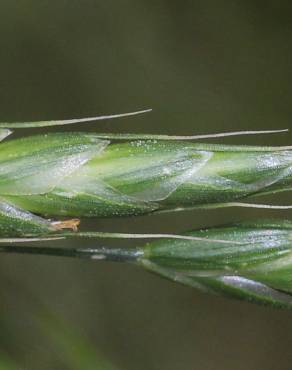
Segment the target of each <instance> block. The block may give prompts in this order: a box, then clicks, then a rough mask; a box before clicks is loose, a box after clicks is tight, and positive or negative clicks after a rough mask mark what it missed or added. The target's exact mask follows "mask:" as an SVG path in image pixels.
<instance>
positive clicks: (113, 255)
mask: <svg viewBox="0 0 292 370" xmlns="http://www.w3.org/2000/svg"><path fill="white" fill-rule="evenodd" d="M0 253H14V254H15V253H16V254H32V255H43V256H55V257H71V258H85V259H93V260H102V261H112V262H134V261H135V260H136V259H137V258H138V257H140V256H142V255H143V251H142V250H140V249H137V248H132V249H120V248H116V249H111V248H106V247H100V248H85V249H80V248H62V247H54V248H52V247H29V246H21V247H20V246H14V245H5V246H1V247H0Z"/></svg>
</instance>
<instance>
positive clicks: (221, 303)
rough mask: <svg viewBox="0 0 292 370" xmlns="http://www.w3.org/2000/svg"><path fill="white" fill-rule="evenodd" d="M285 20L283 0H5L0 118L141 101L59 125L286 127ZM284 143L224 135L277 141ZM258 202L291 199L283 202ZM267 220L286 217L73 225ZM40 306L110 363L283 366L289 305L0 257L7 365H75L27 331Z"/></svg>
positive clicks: (103, 223)
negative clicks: (91, 119)
mask: <svg viewBox="0 0 292 370" xmlns="http://www.w3.org/2000/svg"><path fill="white" fill-rule="evenodd" d="M291 11H292V3H291V1H260V0H248V1H243V0H241V1H228V0H223V1H216V0H201V1H198V0H196V1H187V0H186V1H178V0H176V1H171V0H168V1H166V0H155V1H152V0H147V1H146V0H136V1H134V0H124V1H117V0H116V1H113V0H107V1H99V0H91V1H90V0H82V1H80V0H59V1H54V0H53V1H52V0H51V1H48V0H43V1H42V0H39V1H35V0H26V1H25V0H18V1H16V0H2V1H1V3H0V15H1V22H0V121H6V122H7V121H29V120H45V119H62V118H77V117H86V116H93V115H99V114H110V113H122V112H128V111H132V110H137V109H142V108H148V107H151V108H153V112H152V113H148V114H146V115H144V116H140V117H133V118H127V119H119V120H113V121H106V122H97V123H90V124H84V125H82V126H78V125H75V126H70V127H65V128H62V130H73V129H74V130H89V131H102V132H105V131H110V132H144V133H164V134H180V135H185V134H197V133H198V134H199V133H213V132H219V131H228V130H247V129H277V128H291V122H292V104H291V96H292V44H291V43H292V18H291V14H292V13H291ZM50 130H51V131H52V129H50ZM39 131H40V130H37V129H35V130H28V131H25V130H18V131H17V133H16V134H15V136H19V135H27V134H35V133H37V132H39ZM291 138H292V136H291V134H280V135H276V136H275V135H273V136H258V137H241V138H228V139H227V140H224V142H227V143H236V144H238V143H248V144H275V145H281V144H283V145H287V144H291ZM217 142H223V141H222V140H221V141H217ZM269 200H270V201H275V202H276V201H277V202H279V203H283V204H285V203H286V204H291V203H292V201H291V197H290V195H289V194H286V195H285V194H283V195H281V196H277V197H274V198H271V199H269ZM278 216H279V217H286V218H291V216H292V212H289V211H286V212H285V213H281V212H276V211H261V210H247V209H244V210H243V209H234V208H233V209H223V210H212V211H208V212H207V211H192V212H188V213H181V214H173V215H171V214H164V215H156V216H151V217H149V216H148V217H147V216H145V217H139V218H137V219H133V218H131V219H130V218H128V219H107V220H90V221H86V222H83V228H87V229H89V228H90V229H98V230H108V231H124V232H150V231H151V232H174V231H175V232H179V231H183V230H187V229H193V228H197V227H200V226H205V225H213V224H216V223H222V222H228V221H233V220H235V219H236V220H237V219H250V218H256V217H278ZM108 244H109V245H112V246H115V245H116V244H117V242H114V241H112V242H110V243H108ZM119 244H121V243H119ZM124 244H125V243H124ZM84 245H85V243H84ZM91 245H92V242H91ZM68 246H69V244H68ZM40 302H41V304H40ZM41 306H44V307H46V309H47V310H48V311H50V312H52V313H53V314H54V315H57V316H58V317H61V318H63V319H66V321H67V322H68V323H69V324H68V325H72V326H74V328H76V329H77V330H78V331H79V332H80V333H81V335H82V336H84V337H86V338H87V340H88V341H89V342H90V343H91V345H92V346H93V348H94V349H96V351H98V352H99V353H102V354H103V356H105V357H106V358H107V359H109V360H110V361H111V362H112V363H113V364H114V365H115V366H116V368H117V369H123V370H126V369H127V370H193V369H206V370H207V369H208V370H209V369H222V370H223V369H224V370H233V369H237V370H240V369H245V370H246V369H249V370H259V369H265V370H266V369H271V370H272V369H276V368H277V369H280V370H284V369H291V363H292V352H291V344H292V314H291V312H288V311H279V310H274V309H270V308H263V307H258V306H254V305H251V304H247V303H242V302H236V301H231V300H226V299H223V298H220V297H216V296H208V295H205V294H202V293H200V292H197V291H195V290H193V289H190V288H186V287H184V286H181V285H178V284H174V283H172V282H168V281H166V280H163V279H161V278H159V277H157V276H154V275H151V274H149V273H147V272H144V271H142V270H139V269H138V268H136V267H134V266H130V265H129V266H128V265H119V264H113V263H112V264H110V263H108V264H104V263H98V262H95V263H94V262H88V261H78V260H67V259H62V258H52V257H51V258H50V257H33V256H31V257H28V256H16V255H13V256H12V255H10V256H3V255H2V256H1V259H0V353H2V354H3V356H5V358H6V357H8V358H10V359H12V360H13V361H15V362H16V363H17V364H18V367H17V368H18V369H21V370H23V369H25V370H26V369H27V370H39V369H42V370H47V369H67V368H68V369H71V368H72V369H73V367H72V366H71V367H70V366H69V365H66V364H65V363H64V358H63V354H62V352H61V351H59V350H58V348H56V347H55V346H54V343H53V341H52V340H51V339H49V338H48V336H47V335H46V333H45V332H44V330H42V329H40V325H39V315H42V313H41V311H42V309H41V308H40V307H41ZM72 350H73V351H74V348H73V349H72ZM89 368H90V367H88V369H89ZM92 368H94V367H92ZM82 370H84V369H82Z"/></svg>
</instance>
